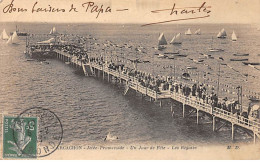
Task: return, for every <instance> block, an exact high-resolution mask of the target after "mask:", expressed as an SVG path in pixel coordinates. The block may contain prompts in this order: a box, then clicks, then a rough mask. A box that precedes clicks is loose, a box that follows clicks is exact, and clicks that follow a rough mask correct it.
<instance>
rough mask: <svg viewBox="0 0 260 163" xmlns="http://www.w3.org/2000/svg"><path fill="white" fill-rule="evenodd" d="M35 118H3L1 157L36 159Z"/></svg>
mask: <svg viewBox="0 0 260 163" xmlns="http://www.w3.org/2000/svg"><path fill="white" fill-rule="evenodd" d="M36 152H37V118H36V117H21V118H19V117H6V116H5V117H4V123H3V157H4V158H36Z"/></svg>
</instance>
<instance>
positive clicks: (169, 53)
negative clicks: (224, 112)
mask: <svg viewBox="0 0 260 163" xmlns="http://www.w3.org/2000/svg"><path fill="white" fill-rule="evenodd" d="M179 53H180V52H179V51H177V52H165V53H164V54H179Z"/></svg>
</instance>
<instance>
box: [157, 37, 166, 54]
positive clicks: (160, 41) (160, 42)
mask: <svg viewBox="0 0 260 163" xmlns="http://www.w3.org/2000/svg"><path fill="white" fill-rule="evenodd" d="M164 45H167V41H166V39H165V37H164V34H163V33H162V34H160V36H159V38H158V50H162V49H165V48H166V46H164Z"/></svg>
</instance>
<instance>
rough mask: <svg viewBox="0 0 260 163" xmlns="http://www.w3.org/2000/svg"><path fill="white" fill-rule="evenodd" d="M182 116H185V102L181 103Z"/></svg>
mask: <svg viewBox="0 0 260 163" xmlns="http://www.w3.org/2000/svg"><path fill="white" fill-rule="evenodd" d="M182 117H183V118H184V117H185V104H184V103H182Z"/></svg>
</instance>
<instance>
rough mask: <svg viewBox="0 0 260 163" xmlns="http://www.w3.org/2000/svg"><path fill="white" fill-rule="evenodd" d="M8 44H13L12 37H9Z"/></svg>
mask: <svg viewBox="0 0 260 163" xmlns="http://www.w3.org/2000/svg"><path fill="white" fill-rule="evenodd" d="M6 43H7V44H12V36H10V37H9V39H8V41H7V42H6Z"/></svg>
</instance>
